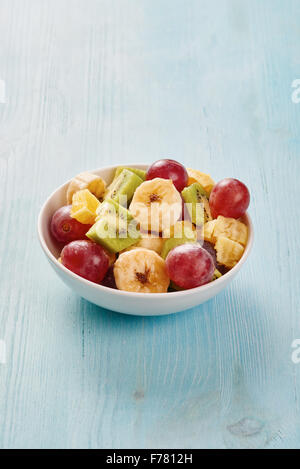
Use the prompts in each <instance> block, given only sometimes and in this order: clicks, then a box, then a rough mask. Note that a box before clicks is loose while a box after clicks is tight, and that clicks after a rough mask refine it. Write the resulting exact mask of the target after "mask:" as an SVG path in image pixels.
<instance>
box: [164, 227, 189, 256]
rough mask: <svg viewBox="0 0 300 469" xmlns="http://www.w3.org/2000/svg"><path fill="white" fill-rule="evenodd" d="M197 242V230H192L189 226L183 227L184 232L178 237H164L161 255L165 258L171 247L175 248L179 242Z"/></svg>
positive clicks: (179, 244)
mask: <svg viewBox="0 0 300 469" xmlns="http://www.w3.org/2000/svg"><path fill="white" fill-rule="evenodd" d="M196 242H197V232H196V231H193V230H192V229H191V228H188V227H185V229H184V232H183V233H182V236H181V237H180V238H178V237H173V238H169V239H166V241H165V242H164V245H163V248H162V251H161V257H162V258H163V259H166V257H167V255H168V254H169V252H170V251H171V249H174V248H176V247H177V246H181V244H186V243H196Z"/></svg>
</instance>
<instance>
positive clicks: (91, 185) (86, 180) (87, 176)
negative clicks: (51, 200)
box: [67, 172, 106, 204]
mask: <svg viewBox="0 0 300 469" xmlns="http://www.w3.org/2000/svg"><path fill="white" fill-rule="evenodd" d="M83 189H88V190H89V191H90V192H91V193H92V194H94V195H95V196H96V197H97V198H98V199H100V198H102V197H103V196H104V193H105V191H106V183H105V181H103V179H102V178H101V177H99V176H97V175H96V174H92V173H89V172H85V173H80V174H78V176H76V177H75V178H73V179H72V181H71V182H70V184H69V187H68V191H67V202H68V204H71V203H72V200H73V195H74V194H75V193H76V192H78V191H80V190H83Z"/></svg>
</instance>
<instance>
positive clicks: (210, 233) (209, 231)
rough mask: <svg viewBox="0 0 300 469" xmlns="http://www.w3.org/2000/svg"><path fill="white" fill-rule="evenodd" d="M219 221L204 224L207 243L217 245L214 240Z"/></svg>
mask: <svg viewBox="0 0 300 469" xmlns="http://www.w3.org/2000/svg"><path fill="white" fill-rule="evenodd" d="M216 223H217V220H212V221H208V222H207V223H204V239H205V241H209V242H210V243H213V244H214V243H215V238H214V229H215V226H216Z"/></svg>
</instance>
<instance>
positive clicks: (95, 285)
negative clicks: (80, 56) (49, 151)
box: [37, 163, 254, 299]
mask: <svg viewBox="0 0 300 469" xmlns="http://www.w3.org/2000/svg"><path fill="white" fill-rule="evenodd" d="M119 166H126V167H133V168H137V169H147V168H148V167H149V166H150V165H149V164H142V163H128V164H116V165H112V166H105V167H101V168H96V169H92V170H87V172H89V173H96V172H99V171H110V170H112V169H116V168H118V167H119ZM70 181H71V179H69V180H68V181H67V182H65V183H63V184H61V185H60V186H59V187H57V188H56V189H55V190H54V191H52V193H51V194H50V195H49V197H47V199H46V200H45V202H44V203H43V205H42V207H41V209H40V212H39V215H38V223H37V231H38V238H39V242H40V244H41V247H42V249H43V251H44V253H45V254H46V256H47V257H48V259H49V260H50V261H51V262H52V263H53V264H54V265H55V266H56V267H57V268H59V269H60V270H61V271H62V272H63V273H65V274H67V275H69V276H70V277H71V278H73V279H75V280H77V281H79V282H82V283H83V284H84V285H86V286H87V287H92V288H94V289H96V290H98V291H99V293H100V292H104V293H110V294H112V295H116V296H126V297H131V298H134V297H138V298H161V299H162V298H168V297H169V295H172V298H174V297H177V296H178V297H182V296H185V295H189V294H191V293H198V292H199V293H200V292H207V291H210V290H211V289H214V288H215V286H216V283H217V284H218V285H219V286H221V284H222V283H227V282H228V280H229V277H234V276H235V274H236V273H237V272H238V271H239V270H240V268H241V267H242V265H243V264H244V263H245V262H246V260H247V259H248V257H249V254H250V252H251V249H252V246H253V241H254V232H253V223H252V220H251V218H250V215H249V214H248V212H246V214H245V215H244V217H245V219H246V221H247V224H248V240H247V245H246V247H245V250H244V253H243V255H242V257H241V259H240V260H239V262H238V263H237V264H236V265H235V266H234V267H233V268H232V269H230V270H229V271H228V272H226V274H224V275H222V277H220V278H218V279H216V280H214V281H213V282H210V283H207V284H205V285H201V286H200V287H195V288H190V289H188V290H180V291H175V292H166V293H142V292H128V291H125V290H118V289H114V288H110V287H106V286H104V285H100V284H98V283H94V282H91V281H90V280H87V279H85V278H83V277H80V276H79V275H77V274H75V273H74V272H72V271H71V270H69V269H67V268H66V267H65V266H64V265H63V264H61V263H60V262H58V260H57V259H56V257H55V256H54V255H53V254H52V252H51V251H50V249H49V248H48V246H47V243H46V241H45V239H44V236H43V234H42V221H43V216H44V212H45V209H46V206H47V205H48V203H49V202H50V200H51V199H52V197H54V195H55V194H56V193H57V192H59V191H60V190H61V189H63V188H64V187H65V186H67V185H68V184H69V183H70Z"/></svg>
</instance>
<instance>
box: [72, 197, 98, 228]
mask: <svg viewBox="0 0 300 469" xmlns="http://www.w3.org/2000/svg"><path fill="white" fill-rule="evenodd" d="M99 205H100V202H99V200H98V199H97V198H96V197H95V196H94V195H93V194H92V193H91V192H90V191H89V190H88V189H83V190H81V191H78V192H75V194H74V195H73V199H72V208H71V217H72V218H75V219H76V220H77V221H79V222H80V223H83V224H86V225H93V223H95V220H96V216H97V214H96V210H97V208H98V207H99Z"/></svg>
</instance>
